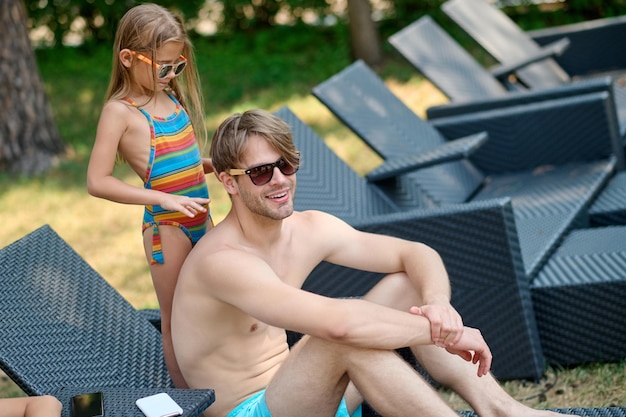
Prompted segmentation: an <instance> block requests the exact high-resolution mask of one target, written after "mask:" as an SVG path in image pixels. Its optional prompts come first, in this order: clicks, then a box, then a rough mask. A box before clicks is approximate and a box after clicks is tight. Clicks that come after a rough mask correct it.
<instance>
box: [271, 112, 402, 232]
mask: <svg viewBox="0 0 626 417" xmlns="http://www.w3.org/2000/svg"><path fill="white" fill-rule="evenodd" d="M275 114H276V115H277V116H278V117H280V118H281V119H283V120H284V121H285V122H287V123H288V124H289V125H290V126H291V129H292V133H293V137H294V142H295V144H296V147H297V148H298V150H299V151H300V157H301V166H300V170H299V171H298V173H297V185H296V197H295V208H296V209H297V210H322V211H325V212H328V213H331V214H333V215H335V216H337V217H339V218H341V219H343V220H345V221H346V222H348V223H353V222H358V221H362V220H363V219H367V218H368V217H370V216H374V215H378V214H387V213H393V212H397V211H399V208H398V207H397V206H396V205H395V204H394V203H393V202H392V201H391V200H390V199H389V198H387V197H386V196H385V195H384V194H383V193H382V192H381V191H380V190H379V189H377V188H376V187H374V186H372V185H371V184H368V183H367V181H365V179H364V178H362V177H360V176H359V175H358V174H357V173H356V172H355V171H354V170H352V168H350V167H349V166H348V165H347V164H346V163H345V162H344V161H342V160H341V159H340V158H339V157H338V156H337V155H336V154H335V153H334V152H333V151H332V150H331V149H330V148H329V147H328V146H327V145H326V144H325V143H324V141H323V139H322V138H321V137H319V135H318V134H317V133H316V132H315V131H314V130H313V129H312V128H311V127H309V126H308V125H306V124H305V123H304V122H302V120H300V119H299V118H298V117H297V116H296V115H295V114H294V113H293V112H292V111H291V110H290V109H289V108H288V107H283V108H281V109H279V110H278V111H277V112H276V113H275Z"/></svg>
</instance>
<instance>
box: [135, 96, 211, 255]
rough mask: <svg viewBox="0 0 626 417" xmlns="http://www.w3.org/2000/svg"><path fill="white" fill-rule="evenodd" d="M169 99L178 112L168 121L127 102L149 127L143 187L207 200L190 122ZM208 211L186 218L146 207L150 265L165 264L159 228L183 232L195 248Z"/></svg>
mask: <svg viewBox="0 0 626 417" xmlns="http://www.w3.org/2000/svg"><path fill="white" fill-rule="evenodd" d="M170 98H171V99H172V100H173V101H174V102H175V103H176V111H175V112H174V113H173V114H171V115H170V116H167V117H157V116H151V115H150V114H149V113H148V112H146V111H145V110H144V109H142V108H140V107H139V106H138V105H137V104H136V103H135V102H133V101H132V100H130V99H126V101H127V102H129V103H130V104H132V105H133V106H135V107H136V108H137V109H138V110H139V111H140V112H142V113H143V115H144V116H146V118H147V119H148V123H149V125H150V138H151V139H150V141H151V145H150V159H149V161H148V169H147V171H146V177H145V178H144V187H145V188H147V189H152V190H159V191H163V192H165V193H169V194H178V195H186V196H189V197H203V198H208V197H209V189H208V187H207V184H206V179H205V178H204V168H203V167H202V158H201V155H200V149H199V147H198V142H197V140H196V136H195V135H194V132H193V127H192V125H191V121H190V120H189V116H188V115H187V112H186V111H185V109H183V108H182V106H181V105H180V103H179V102H178V100H176V98H175V97H174V96H172V95H170ZM206 208H207V212H206V213H198V214H196V216H195V217H187V216H185V215H184V214H182V213H181V212H179V211H169V210H166V209H164V208H163V207H161V206H156V205H148V206H146V208H145V210H144V215H143V228H142V232H143V231H145V230H146V229H147V228H149V227H151V228H152V236H153V237H152V259H151V261H150V263H151V264H156V263H159V264H163V263H164V259H163V251H162V247H161V237H160V236H159V226H175V227H178V228H180V229H181V230H182V231H183V232H185V234H186V235H187V237H188V238H189V240H191V243H192V245H195V244H196V242H198V240H199V239H200V238H201V237H202V236H203V235H204V233H205V232H206V226H207V221H211V216H210V214H209V211H208V205H207V206H206Z"/></svg>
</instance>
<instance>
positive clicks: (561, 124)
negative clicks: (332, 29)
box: [389, 1, 626, 172]
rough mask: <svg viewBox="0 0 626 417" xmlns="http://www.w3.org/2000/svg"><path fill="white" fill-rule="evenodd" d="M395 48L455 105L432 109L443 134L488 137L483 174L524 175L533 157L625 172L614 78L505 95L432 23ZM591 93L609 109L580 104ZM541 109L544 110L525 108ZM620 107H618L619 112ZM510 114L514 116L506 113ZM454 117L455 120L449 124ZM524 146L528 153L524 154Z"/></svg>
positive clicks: (401, 37) (400, 38)
mask: <svg viewBox="0 0 626 417" xmlns="http://www.w3.org/2000/svg"><path fill="white" fill-rule="evenodd" d="M467 3H472V2H467ZM457 4H458V5H463V4H465V2H464V1H459V2H456V3H455V5H457ZM498 39H505V38H499V37H498ZM389 42H390V43H391V44H392V45H393V46H394V48H395V49H396V50H397V51H398V52H399V53H400V54H401V55H402V56H404V57H405V58H406V60H407V61H408V62H409V63H410V64H411V65H412V66H414V67H415V68H416V69H417V70H419V71H420V72H421V73H422V74H424V75H425V76H426V77H427V78H428V79H429V80H430V81H431V82H432V83H433V84H434V85H436V86H437V87H438V88H439V89H440V90H441V91H442V92H443V93H444V94H445V95H446V96H448V97H449V98H450V100H451V102H452V104H451V105H449V104H446V105H441V106H435V107H432V108H429V109H428V110H427V114H428V118H429V119H430V120H433V121H435V119H441V118H442V117H443V119H441V120H438V121H436V125H437V127H438V128H439V129H440V131H441V132H443V133H444V134H445V135H446V136H448V137H460V136H464V135H466V134H468V133H474V132H477V131H480V130H485V131H487V132H489V135H490V137H491V140H490V141H489V142H488V143H487V145H486V146H484V147H483V148H481V149H480V151H479V152H477V153H476V154H475V155H474V156H473V157H472V160H473V161H474V163H476V164H477V165H478V166H479V167H480V168H481V169H483V170H484V171H485V172H501V171H502V170H504V169H505V168H506V166H507V165H509V166H510V164H511V163H513V166H512V168H513V169H519V168H520V165H521V164H523V163H524V161H528V160H529V159H528V158H530V157H534V158H537V157H539V158H543V159H545V160H546V161H544V162H543V163H554V164H561V163H563V162H566V161H576V160H589V159H599V158H604V157H606V156H607V155H608V154H614V155H615V156H616V158H617V163H618V166H619V167H623V166H624V149H623V147H624V141H623V138H622V136H623V135H622V134H621V133H620V132H624V130H625V129H626V88H615V89H614V88H613V87H612V83H611V80H610V78H608V77H607V78H604V79H594V80H589V81H585V82H576V83H570V84H565V85H558V86H555V87H553V88H547V89H536V90H525V91H520V90H519V89H516V90H515V91H507V90H506V88H505V87H504V86H503V85H501V84H500V83H499V82H498V80H497V79H496V78H495V77H494V76H493V75H492V74H490V73H489V72H488V71H487V70H485V69H484V68H483V67H481V66H480V64H478V62H477V61H476V60H475V59H474V58H473V57H472V56H471V55H470V54H469V53H468V52H467V51H465V49H463V48H462V47H461V45H459V44H458V43H457V42H456V41H455V40H454V39H453V38H452V37H451V36H450V35H448V34H447V33H446V32H445V31H444V30H443V29H442V28H441V27H440V26H439V25H437V23H436V22H435V21H434V20H433V19H432V18H430V17H429V16H424V17H422V18H420V19H418V20H416V21H415V22H413V23H411V24H410V25H408V26H407V27H405V28H403V29H402V30H400V31H399V32H397V33H395V34H394V35H392V36H391V37H390V38H389ZM622 90H623V91H622ZM592 92H595V93H599V92H603V93H605V94H606V96H605V97H604V100H605V101H606V103H607V105H606V106H602V105H596V101H597V100H598V97H597V96H589V97H587V98H583V97H582V95H586V94H589V93H592ZM575 96H578V97H576V98H575ZM600 99H601V100H602V98H600ZM554 100H558V101H557V102H554ZM542 102H546V103H544V104H543V105H538V106H532V107H525V108H524V109H520V108H519V106H521V105H528V104H531V103H534V104H539V103H542ZM615 103H619V104H618V105H617V108H616V105H615ZM621 103H623V104H621ZM505 107H507V108H508V109H507V110H505V111H504V112H502V111H503V110H504V109H505ZM520 110H523V111H520ZM616 110H618V112H616ZM478 112H494V113H493V114H491V113H487V114H477V113H478ZM621 113H625V114H621ZM454 115H456V116H457V117H452V118H450V119H448V117H450V116H454ZM620 124H621V125H622V126H621V127H620ZM477 129H480V130H477ZM506 145H508V146H509V147H510V148H511V149H509V148H507V146H506ZM563 145H564V146H563ZM516 146H517V147H516ZM520 146H523V148H522V149H521V151H520V149H519V147H520ZM546 150H547V151H549V152H546ZM516 152H520V153H516ZM529 153H530V154H529ZM548 158H552V159H553V161H548V160H547V159H548ZM530 160H532V159H530ZM535 160H536V159H535Z"/></svg>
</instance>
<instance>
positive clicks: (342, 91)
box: [313, 61, 613, 277]
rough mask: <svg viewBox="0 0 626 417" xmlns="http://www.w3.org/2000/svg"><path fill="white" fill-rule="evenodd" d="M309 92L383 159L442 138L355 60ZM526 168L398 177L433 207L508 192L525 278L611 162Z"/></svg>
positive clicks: (464, 168)
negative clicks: (429, 201)
mask: <svg viewBox="0 0 626 417" xmlns="http://www.w3.org/2000/svg"><path fill="white" fill-rule="evenodd" d="M313 94H314V95H315V96H316V97H317V98H318V99H319V100H320V101H321V102H322V103H323V104H325V105H326V106H327V107H328V108H329V109H330V111H331V112H333V113H334V114H335V115H336V116H337V117H338V118H339V119H340V120H342V121H343V122H344V123H345V124H346V126H347V127H349V128H350V129H351V130H352V131H354V133H355V134H357V135H358V136H359V137H360V138H362V139H363V140H364V141H365V142H366V143H367V144H368V145H369V146H370V147H371V148H372V149H374V150H375V151H376V152H377V153H379V154H380V155H381V156H382V157H383V158H384V159H395V158H402V157H403V156H404V155H406V154H407V153H411V152H413V153H419V152H421V151H422V150H423V149H424V148H426V149H428V148H430V147H433V146H437V145H440V144H441V143H445V141H446V139H445V138H444V137H443V136H442V135H441V133H440V132H438V131H437V130H436V129H435V128H434V127H432V126H431V125H429V124H428V123H427V122H425V121H423V120H421V119H420V118H419V117H418V116H417V115H416V114H415V113H413V112H412V111H411V110H410V109H409V108H408V107H407V106H406V105H405V104H404V103H402V102H401V101H400V100H399V99H398V98H397V97H396V96H395V95H394V94H393V93H392V92H391V91H390V90H389V89H388V88H387V87H386V85H385V84H384V82H383V81H382V80H381V79H380V78H379V77H378V75H377V74H376V73H375V72H374V71H372V70H371V69H370V68H369V67H367V66H366V65H365V63H363V62H362V61H357V62H355V63H353V64H351V65H350V66H348V67H346V68H345V69H343V70H342V71H340V72H339V73H337V74H335V75H333V76H332V77H331V78H329V79H328V80H326V81H324V82H323V83H321V84H319V85H317V86H316V87H315V88H314V89H313ZM387 126H392V128H389V129H386V128H387ZM530 133H532V132H530ZM492 140H493V139H492V138H490V140H489V141H488V143H487V144H486V145H484V146H489V142H491V141H492ZM481 150H482V147H481V149H480V150H478V151H477V153H480V152H481ZM542 162H545V161H542ZM538 167H541V168H540V169H537V168H538ZM533 168H534V169H526V170H524V171H519V172H511V173H508V174H500V175H491V176H488V177H486V176H484V175H483V174H482V173H481V172H480V171H479V170H478V169H477V168H476V167H475V166H474V165H473V164H472V163H470V162H469V161H460V162H453V163H447V164H441V165H439V166H436V167H433V168H427V169H422V170H419V171H417V172H413V173H409V174H406V175H402V176H400V177H399V178H402V180H403V181H409V183H410V184H412V185H413V186H414V187H415V188H417V189H419V190H420V191H421V192H422V193H423V194H425V195H428V196H430V197H431V199H430V200H431V201H432V202H433V203H434V204H438V205H445V204H451V203H462V202H465V201H468V200H470V199H473V200H480V199H489V198H495V197H511V198H512V201H513V208H514V213H515V218H516V219H515V220H516V222H517V225H518V231H519V239H520V245H521V251H522V259H523V262H524V268H525V272H526V274H527V276H529V277H532V276H534V274H536V272H537V271H538V270H539V268H540V267H541V266H542V265H543V263H544V262H545V260H546V259H547V257H548V256H549V255H550V254H551V252H552V251H553V250H554V249H555V248H556V245H557V244H558V243H559V241H560V239H561V238H562V236H563V235H564V234H565V233H566V232H567V231H568V230H569V229H570V228H571V227H572V226H573V225H574V224H576V222H577V220H578V219H579V218H580V217H581V216H586V210H587V208H588V206H589V204H590V203H591V201H592V200H593V199H594V198H595V197H596V196H597V195H598V193H599V192H600V191H601V189H602V187H603V186H604V185H605V184H606V182H607V181H608V180H609V177H610V175H611V174H612V170H613V162H606V161H599V162H590V163H584V164H583V163H576V164H573V163H572V164H567V165H559V166H558V167H556V168H554V167H553V168H546V167H543V166H542V165H535V166H533ZM391 197H392V199H393V196H391Z"/></svg>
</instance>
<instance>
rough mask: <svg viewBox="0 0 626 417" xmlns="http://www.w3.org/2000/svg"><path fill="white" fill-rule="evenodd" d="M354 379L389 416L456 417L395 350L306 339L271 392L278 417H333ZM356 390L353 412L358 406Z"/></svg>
mask: <svg viewBox="0 0 626 417" xmlns="http://www.w3.org/2000/svg"><path fill="white" fill-rule="evenodd" d="M349 381H352V382H353V384H354V386H355V387H356V388H357V389H358V391H359V392H360V393H361V395H362V396H363V398H365V399H366V400H367V401H368V403H369V404H371V405H372V407H374V408H375V409H376V410H377V411H378V412H379V413H381V414H382V415H386V416H412V415H416V413H417V412H419V415H421V416H425V417H428V416H433V417H435V416H436V417H447V416H449V417H457V414H456V413H455V412H454V411H453V410H452V409H451V408H449V407H448V406H447V405H446V404H445V402H444V401H443V400H442V399H441V398H440V397H439V395H437V393H436V392H435V391H434V390H433V389H432V387H430V386H429V384H428V383H427V382H426V381H424V379H423V378H422V377H421V376H420V375H419V374H418V373H417V372H416V371H415V370H414V369H413V368H412V367H411V366H410V365H409V364H407V363H406V362H405V361H404V360H403V359H402V358H401V357H400V356H398V355H397V354H396V353H395V352H393V351H385V350H376V349H358V348H353V347H350V346H346V345H340V344H336V343H331V342H328V341H325V340H321V339H317V338H311V337H307V336H305V337H304V338H303V339H302V340H301V341H300V342H299V343H297V344H296V346H294V347H293V348H292V350H291V352H290V354H289V357H288V358H287V360H286V361H285V362H284V363H283V364H282V365H281V368H280V370H279V371H278V372H277V374H276V376H275V377H274V378H273V380H272V382H271V383H270V385H269V386H268V388H267V391H266V402H267V406H268V408H269V409H270V411H271V413H272V416H274V417H310V416H322V417H323V416H329V417H330V416H334V415H335V412H336V410H337V406H338V405H339V402H340V401H341V398H342V396H343V395H344V392H346V387H347V386H348V383H349ZM349 392H350V391H349ZM352 394H354V392H352V393H351V394H350V395H349V396H350V397H352V398H351V399H350V402H351V403H352V404H350V403H349V408H350V409H351V408H354V406H355V404H354V395H352Z"/></svg>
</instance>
